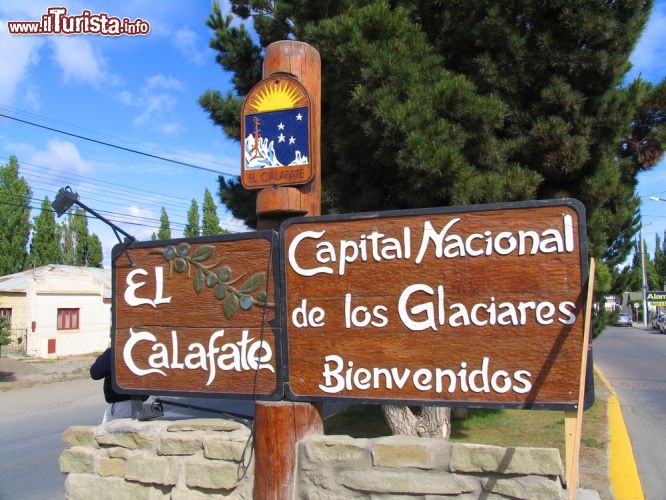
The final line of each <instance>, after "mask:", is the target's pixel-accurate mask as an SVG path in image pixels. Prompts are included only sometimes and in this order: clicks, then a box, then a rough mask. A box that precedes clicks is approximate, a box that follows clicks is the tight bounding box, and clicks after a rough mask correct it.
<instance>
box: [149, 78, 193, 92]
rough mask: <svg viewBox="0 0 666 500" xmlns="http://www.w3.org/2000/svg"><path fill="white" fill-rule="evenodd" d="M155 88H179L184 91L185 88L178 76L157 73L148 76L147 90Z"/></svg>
mask: <svg viewBox="0 0 666 500" xmlns="http://www.w3.org/2000/svg"><path fill="white" fill-rule="evenodd" d="M154 89H164V90H178V91H180V92H182V91H183V90H184V89H185V88H184V87H183V84H182V83H181V82H180V80H178V79H177V78H174V77H173V76H165V75H162V74H157V75H153V76H149V77H147V78H146V86H145V90H146V91H151V90H154Z"/></svg>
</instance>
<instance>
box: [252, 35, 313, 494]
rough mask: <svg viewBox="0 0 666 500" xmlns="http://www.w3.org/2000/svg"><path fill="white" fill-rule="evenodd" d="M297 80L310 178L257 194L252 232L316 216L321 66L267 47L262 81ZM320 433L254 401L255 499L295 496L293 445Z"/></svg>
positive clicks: (286, 407)
mask: <svg viewBox="0 0 666 500" xmlns="http://www.w3.org/2000/svg"><path fill="white" fill-rule="evenodd" d="M276 73H286V74H288V75H291V76H293V77H296V78H297V79H298V80H299V81H300V83H301V84H303V86H304V87H305V88H306V90H307V91H308V92H309V94H310V98H311V100H312V108H311V116H310V127H311V128H310V134H312V135H311V149H310V162H311V163H312V165H313V169H314V176H313V178H312V180H311V181H310V182H308V183H307V184H304V185H300V186H271V187H267V188H263V189H261V190H260V191H259V192H258V193H257V208H256V210H257V228H258V229H273V230H278V229H279V227H280V224H281V223H282V221H283V220H285V219H287V218H289V217H294V216H301V215H321V163H320V162H321V160H320V156H321V132H320V123H321V61H320V58H319V52H317V50H316V49H314V48H313V47H311V46H310V45H307V44H305V43H303V42H295V41H289V40H285V41H279V42H275V43H272V44H271V45H269V46H268V47H266V56H265V58H264V70H263V77H264V78H267V77H269V76H271V75H274V74H276ZM323 431H324V424H323V421H322V415H321V411H320V409H318V408H317V407H315V406H314V405H311V404H309V403H292V402H288V401H278V402H270V401H258V402H257V403H256V404H255V442H254V450H255V469H254V470H255V474H254V494H253V497H254V498H255V499H258V500H289V499H291V498H293V496H294V492H295V484H294V480H295V475H294V473H295V467H296V444H297V442H298V441H299V440H300V439H302V438H303V437H305V436H307V435H308V434H313V433H318V434H321V433H323Z"/></svg>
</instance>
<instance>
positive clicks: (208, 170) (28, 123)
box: [0, 113, 238, 177]
mask: <svg viewBox="0 0 666 500" xmlns="http://www.w3.org/2000/svg"><path fill="white" fill-rule="evenodd" d="M0 116H2V117H4V118H7V119H9V120H14V121H17V122H21V123H24V124H26V125H31V126H33V127H38V128H42V129H45V130H50V131H51V132H57V133H59V134H64V135H68V136H70V137H76V138H77V139H82V140H84V141H89V142H94V143H95V144H101V145H102V146H107V147H110V148H115V149H120V150H122V151H127V152H130V153H135V154H138V155H142V156H147V157H148V158H154V159H156V160H162V161H166V162H169V163H175V164H176V165H182V166H184V167H189V168H195V169H197V170H203V171H206V172H212V173H214V174H218V175H223V176H226V177H238V174H230V173H227V172H222V171H219V170H214V169H212V168H208V167H202V166H200V165H194V164H192V163H187V162H184V161H180V160H174V159H172V158H166V157H164V156H159V155H154V154H152V153H146V152H144V151H139V150H138V149H133V148H127V147H125V146H119V145H117V144H111V143H110V142H106V141H99V140H97V139H92V138H90V137H86V136H83V135H79V134H74V133H72V132H66V131H65V130H60V129H57V128H54V127H47V126H46V125H40V124H39V123H35V122H31V121H28V120H22V119H21V118H16V117H15V116H10V115H6V114H4V113H0Z"/></svg>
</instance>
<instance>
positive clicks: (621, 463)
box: [594, 365, 645, 500]
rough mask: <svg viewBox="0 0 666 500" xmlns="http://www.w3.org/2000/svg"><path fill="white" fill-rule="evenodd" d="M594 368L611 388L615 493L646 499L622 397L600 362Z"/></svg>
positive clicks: (610, 467)
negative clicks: (622, 404)
mask: <svg viewBox="0 0 666 500" xmlns="http://www.w3.org/2000/svg"><path fill="white" fill-rule="evenodd" d="M594 371H595V372H596V374H597V375H598V376H599V378H600V379H601V381H602V382H603V383H604V385H605V386H606V387H607V388H608V392H609V396H608V400H607V402H606V407H607V408H608V437H609V439H610V445H609V450H608V478H609V479H610V483H611V488H612V489H613V494H614V496H615V498H617V499H627V500H628V499H634V500H645V496H644V495H643V488H642V487H641V481H640V478H639V476H638V468H637V467H636V461H635V459H634V452H633V449H632V448H631V440H630V439H629V433H628V432H627V427H626V426H625V424H624V418H623V417H622V409H621V408H620V401H619V399H618V398H617V394H616V393H615V389H613V386H612V385H611V384H610V382H608V380H606V377H604V374H603V373H601V370H600V369H599V367H598V366H597V365H594Z"/></svg>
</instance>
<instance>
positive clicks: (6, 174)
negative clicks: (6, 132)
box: [0, 156, 32, 276]
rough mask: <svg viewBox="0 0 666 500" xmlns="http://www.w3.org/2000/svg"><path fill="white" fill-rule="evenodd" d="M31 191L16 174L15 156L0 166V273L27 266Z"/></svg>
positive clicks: (11, 271)
mask: <svg viewBox="0 0 666 500" xmlns="http://www.w3.org/2000/svg"><path fill="white" fill-rule="evenodd" d="M31 197H32V191H31V190H30V187H29V186H28V183H27V182H26V181H25V179H24V178H23V177H19V163H18V160H17V159H16V157H15V156H10V157H9V163H8V164H7V165H5V166H0V276H4V275H7V274H13V273H18V272H21V271H24V270H25V269H26V268H27V267H28V265H29V261H28V252H27V245H28V239H29V238H30V230H31V224H30V208H31V207H30V199H31Z"/></svg>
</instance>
